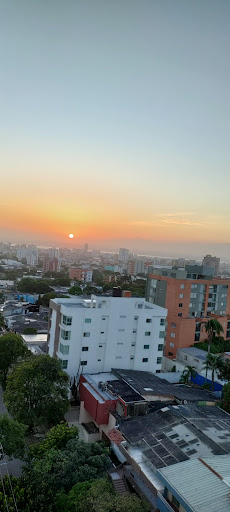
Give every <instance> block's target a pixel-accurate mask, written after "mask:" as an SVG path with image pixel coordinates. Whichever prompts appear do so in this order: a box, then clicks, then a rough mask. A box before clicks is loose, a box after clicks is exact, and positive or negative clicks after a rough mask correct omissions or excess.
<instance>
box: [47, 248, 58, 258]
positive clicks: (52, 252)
mask: <svg viewBox="0 0 230 512" xmlns="http://www.w3.org/2000/svg"><path fill="white" fill-rule="evenodd" d="M49 258H50V259H51V260H53V259H54V258H57V260H59V259H60V251H59V249H56V247H50V248H49Z"/></svg>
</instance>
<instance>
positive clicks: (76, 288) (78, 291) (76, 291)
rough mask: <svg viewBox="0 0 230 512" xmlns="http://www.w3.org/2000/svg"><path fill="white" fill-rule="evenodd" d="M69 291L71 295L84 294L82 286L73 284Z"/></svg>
mask: <svg viewBox="0 0 230 512" xmlns="http://www.w3.org/2000/svg"><path fill="white" fill-rule="evenodd" d="M68 293H70V295H82V289H81V288H80V286H77V285H74V286H71V288H70V289H69V290H68Z"/></svg>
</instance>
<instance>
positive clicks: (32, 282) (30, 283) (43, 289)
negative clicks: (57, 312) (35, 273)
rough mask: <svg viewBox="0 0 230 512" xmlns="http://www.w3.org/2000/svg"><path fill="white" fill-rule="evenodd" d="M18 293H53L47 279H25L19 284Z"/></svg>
mask: <svg viewBox="0 0 230 512" xmlns="http://www.w3.org/2000/svg"><path fill="white" fill-rule="evenodd" d="M18 291H19V292H22V293H48V292H51V291H52V288H50V286H49V285H48V284H47V282H46V280H45V279H32V278H31V277H23V278H22V279H21V281H19V283H18Z"/></svg>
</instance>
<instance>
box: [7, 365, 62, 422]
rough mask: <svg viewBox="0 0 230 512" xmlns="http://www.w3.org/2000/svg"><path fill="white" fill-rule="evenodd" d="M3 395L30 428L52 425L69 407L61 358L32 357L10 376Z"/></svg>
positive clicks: (16, 417)
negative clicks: (59, 359)
mask: <svg viewBox="0 0 230 512" xmlns="http://www.w3.org/2000/svg"><path fill="white" fill-rule="evenodd" d="M4 398H5V403H6V406H7V407H8V410H9V412H10V413H11V414H12V415H13V416H14V418H15V419H17V420H18V421H20V422H22V423H25V424H26V425H28V426H29V427H30V428H32V427H34V426H35V425H52V424H53V425H54V424H55V423H58V422H59V421H60V420H62V419H63V417H64V414H65V413H66V412H67V410H68V408H69V401H68V376H67V374H66V373H64V372H63V371H62V369H61V364H60V361H58V360H56V359H52V358H51V357H50V356H47V355H41V356H35V357H31V358H30V359H29V360H27V361H25V362H24V363H22V364H21V365H20V366H17V367H16V368H15V369H14V370H13V371H12V373H11V374H10V375H9V377H8V380H7V386H6V391H5V395H4Z"/></svg>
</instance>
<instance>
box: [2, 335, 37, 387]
mask: <svg viewBox="0 0 230 512" xmlns="http://www.w3.org/2000/svg"><path fill="white" fill-rule="evenodd" d="M27 355H30V351H29V350H28V348H27V347H26V345H25V343H24V341H23V339H22V337H21V336H19V335H18V334H13V333H7V334H3V335H2V336H0V375H1V378H2V381H3V383H5V382H6V379H7V374H8V372H9V368H10V367H11V366H12V364H14V363H16V361H17V360H18V359H19V358H20V357H25V356H27Z"/></svg>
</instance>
